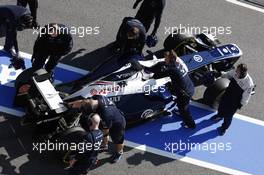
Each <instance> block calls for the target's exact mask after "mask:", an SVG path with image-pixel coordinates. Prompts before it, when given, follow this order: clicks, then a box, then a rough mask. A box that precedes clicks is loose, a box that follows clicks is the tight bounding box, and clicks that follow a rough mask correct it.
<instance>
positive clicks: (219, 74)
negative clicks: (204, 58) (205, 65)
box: [211, 70, 222, 78]
mask: <svg viewBox="0 0 264 175" xmlns="http://www.w3.org/2000/svg"><path fill="white" fill-rule="evenodd" d="M211 73H212V74H213V76H214V77H216V78H218V77H221V76H222V72H221V71H220V72H219V71H216V70H213V71H211Z"/></svg>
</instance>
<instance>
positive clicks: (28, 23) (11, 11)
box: [0, 5, 33, 57]
mask: <svg viewBox="0 0 264 175" xmlns="http://www.w3.org/2000/svg"><path fill="white" fill-rule="evenodd" d="M32 21H33V20H32V16H31V15H30V12H29V10H28V9H26V8H24V7H19V6H16V5H3V6H0V28H1V29H2V32H3V33H2V32H1V33H2V34H1V35H2V36H5V37H6V38H5V46H4V50H5V51H6V52H7V53H9V54H11V55H13V56H16V57H18V55H19V49H18V43H17V31H22V30H24V29H28V28H31V27H32ZM13 47H14V49H15V51H16V53H15V54H12V53H13V52H12V48H13Z"/></svg>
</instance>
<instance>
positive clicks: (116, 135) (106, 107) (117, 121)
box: [69, 95, 126, 163]
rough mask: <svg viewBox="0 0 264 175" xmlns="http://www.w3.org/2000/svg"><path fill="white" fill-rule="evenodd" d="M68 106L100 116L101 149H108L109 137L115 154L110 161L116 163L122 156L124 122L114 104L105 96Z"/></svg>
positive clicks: (97, 96)
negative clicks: (101, 127)
mask: <svg viewBox="0 0 264 175" xmlns="http://www.w3.org/2000/svg"><path fill="white" fill-rule="evenodd" d="M69 105H71V106H72V107H73V108H81V109H82V110H83V111H86V112H87V113H91V112H92V113H98V114H99V115H100V117H101V118H102V122H103V123H104V128H103V133H104V139H103V143H102V148H108V135H110V137H111V139H112V141H113V143H114V145H115V152H114V154H113V155H112V157H111V161H112V162H113V163H116V162H118V161H119V160H120V159H121V157H122V155H123V148H124V134H125V127H126V121H125V118H124V116H123V114H122V112H121V111H120V110H119V109H118V108H117V107H116V105H115V103H114V102H113V101H111V100H109V99H108V98H107V97H105V96H100V95H96V96H93V97H92V98H91V99H85V100H78V101H75V102H71V103H69Z"/></svg>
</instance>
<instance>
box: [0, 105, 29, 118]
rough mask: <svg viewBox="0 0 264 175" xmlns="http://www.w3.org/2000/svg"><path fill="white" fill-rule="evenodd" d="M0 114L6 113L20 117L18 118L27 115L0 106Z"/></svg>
mask: <svg viewBox="0 0 264 175" xmlns="http://www.w3.org/2000/svg"><path fill="white" fill-rule="evenodd" d="M0 112H4V113H7V114H11V115H14V116H18V117H21V116H23V115H25V113H24V112H21V111H18V110H14V109H10V108H7V107H4V106H0Z"/></svg>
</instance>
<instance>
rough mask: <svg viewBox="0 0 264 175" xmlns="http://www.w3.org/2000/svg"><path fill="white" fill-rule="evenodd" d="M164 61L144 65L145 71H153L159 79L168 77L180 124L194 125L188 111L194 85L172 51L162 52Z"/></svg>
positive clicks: (186, 69)
mask: <svg viewBox="0 0 264 175" xmlns="http://www.w3.org/2000/svg"><path fill="white" fill-rule="evenodd" d="M164 56H165V61H162V62H159V63H157V64H155V65H154V66H152V67H145V68H144V70H145V71H147V72H153V73H154V75H153V78H154V79H159V78H163V77H170V79H171V84H170V88H169V90H170V92H171V93H172V94H173V95H175V96H176V97H177V98H176V101H175V102H176V103H177V106H178V109H179V113H180V115H181V117H182V119H183V122H182V124H181V125H182V126H183V127H184V128H192V129H194V128H195V127H196V124H195V122H194V120H193V119H192V116H191V113H190V111H189V103H190V100H191V98H192V96H193V94H194V85H193V82H192V81H191V79H190V77H189V76H188V68H187V66H186V65H185V63H184V62H183V61H182V60H181V59H180V58H179V57H178V56H177V54H176V53H175V52H174V51H173V50H170V51H165V52H164Z"/></svg>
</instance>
